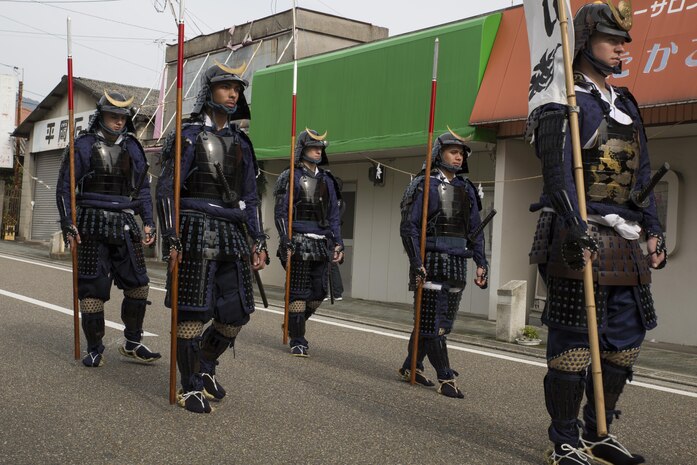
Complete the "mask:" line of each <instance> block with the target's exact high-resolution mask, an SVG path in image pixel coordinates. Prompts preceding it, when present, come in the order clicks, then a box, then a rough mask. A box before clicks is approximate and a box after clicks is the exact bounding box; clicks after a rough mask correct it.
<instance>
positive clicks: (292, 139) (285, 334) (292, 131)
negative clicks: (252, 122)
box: [283, 0, 298, 345]
mask: <svg viewBox="0 0 697 465" xmlns="http://www.w3.org/2000/svg"><path fill="white" fill-rule="evenodd" d="M297 96H298V36H297V31H296V27H295V0H293V101H292V105H291V118H290V121H291V122H290V173H289V177H288V243H291V241H292V240H293V200H294V199H293V197H294V195H293V194H294V193H295V115H296V108H297ZM290 262H291V260H290V257H288V260H287V261H286V293H285V306H284V308H283V345H286V344H288V317H289V312H290Z"/></svg>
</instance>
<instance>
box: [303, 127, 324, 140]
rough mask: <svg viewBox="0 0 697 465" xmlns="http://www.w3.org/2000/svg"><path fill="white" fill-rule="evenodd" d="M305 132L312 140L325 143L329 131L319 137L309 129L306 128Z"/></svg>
mask: <svg viewBox="0 0 697 465" xmlns="http://www.w3.org/2000/svg"><path fill="white" fill-rule="evenodd" d="M305 132H307V135H308V136H310V138H312V139H314V140H319V141H323V140H324V139H326V138H327V131H324V134H322V135H321V136H319V135H315V134H313V133H312V130H311V129H308V128H307V127H305Z"/></svg>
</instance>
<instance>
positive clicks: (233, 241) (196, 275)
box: [166, 210, 254, 313]
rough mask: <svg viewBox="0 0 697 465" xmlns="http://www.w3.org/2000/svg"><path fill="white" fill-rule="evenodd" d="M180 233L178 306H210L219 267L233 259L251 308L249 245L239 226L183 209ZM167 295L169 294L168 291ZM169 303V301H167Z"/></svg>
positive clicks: (205, 308) (244, 298) (243, 295)
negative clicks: (180, 252) (180, 259)
mask: <svg viewBox="0 0 697 465" xmlns="http://www.w3.org/2000/svg"><path fill="white" fill-rule="evenodd" d="M180 234H181V241H182V246H183V250H184V252H183V258H182V264H181V266H180V267H179V306H180V308H181V309H182V310H185V311H194V312H196V311H208V310H209V309H211V308H212V305H213V303H212V299H213V295H214V289H213V288H214V286H215V279H216V273H217V271H218V268H219V267H221V266H223V265H222V263H226V262H234V263H236V266H237V271H236V273H235V276H236V279H237V280H238V281H239V282H238V283H234V286H235V287H237V288H239V293H240V296H241V298H242V302H243V304H244V307H245V309H246V310H247V311H248V312H249V313H251V311H253V309H254V294H253V290H252V280H251V268H250V265H249V255H250V249H249V244H248V243H247V241H246V238H245V235H244V232H243V231H242V228H241V227H240V226H239V225H238V224H235V223H233V222H231V221H227V220H225V219H222V218H215V217H211V216H209V215H206V214H203V213H199V212H194V211H190V210H184V211H182V213H181V224H180ZM168 298H169V295H168ZM166 303H167V304H168V305H169V301H167V302H166Z"/></svg>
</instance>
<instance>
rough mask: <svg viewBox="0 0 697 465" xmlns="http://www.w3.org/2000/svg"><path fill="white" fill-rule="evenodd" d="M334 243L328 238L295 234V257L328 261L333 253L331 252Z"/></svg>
mask: <svg viewBox="0 0 697 465" xmlns="http://www.w3.org/2000/svg"><path fill="white" fill-rule="evenodd" d="M331 248H332V244H330V240H329V239H327V238H313V237H308V236H305V235H303V234H293V257H294V258H298V259H300V260H306V261H314V262H326V261H329V259H330V257H332V256H333V254H330V249H331Z"/></svg>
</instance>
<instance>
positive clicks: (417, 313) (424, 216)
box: [410, 37, 438, 384]
mask: <svg viewBox="0 0 697 465" xmlns="http://www.w3.org/2000/svg"><path fill="white" fill-rule="evenodd" d="M437 84H438V38H437V37H436V40H435V42H434V44H433V77H432V79H431V108H430V114H429V117H428V144H427V148H426V173H425V175H424V194H423V195H424V203H423V208H422V211H421V238H420V242H419V252H420V253H421V263H425V260H426V223H427V222H428V190H429V188H430V185H431V150H432V149H433V123H434V121H435V116H436V87H437ZM423 285H424V283H423V282H421V283H418V284H417V287H416V298H415V299H414V337H413V340H414V342H413V345H412V351H411V353H412V356H411V379H410V382H411V384H415V383H416V359H417V358H418V355H419V331H421V296H422V295H423Z"/></svg>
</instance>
